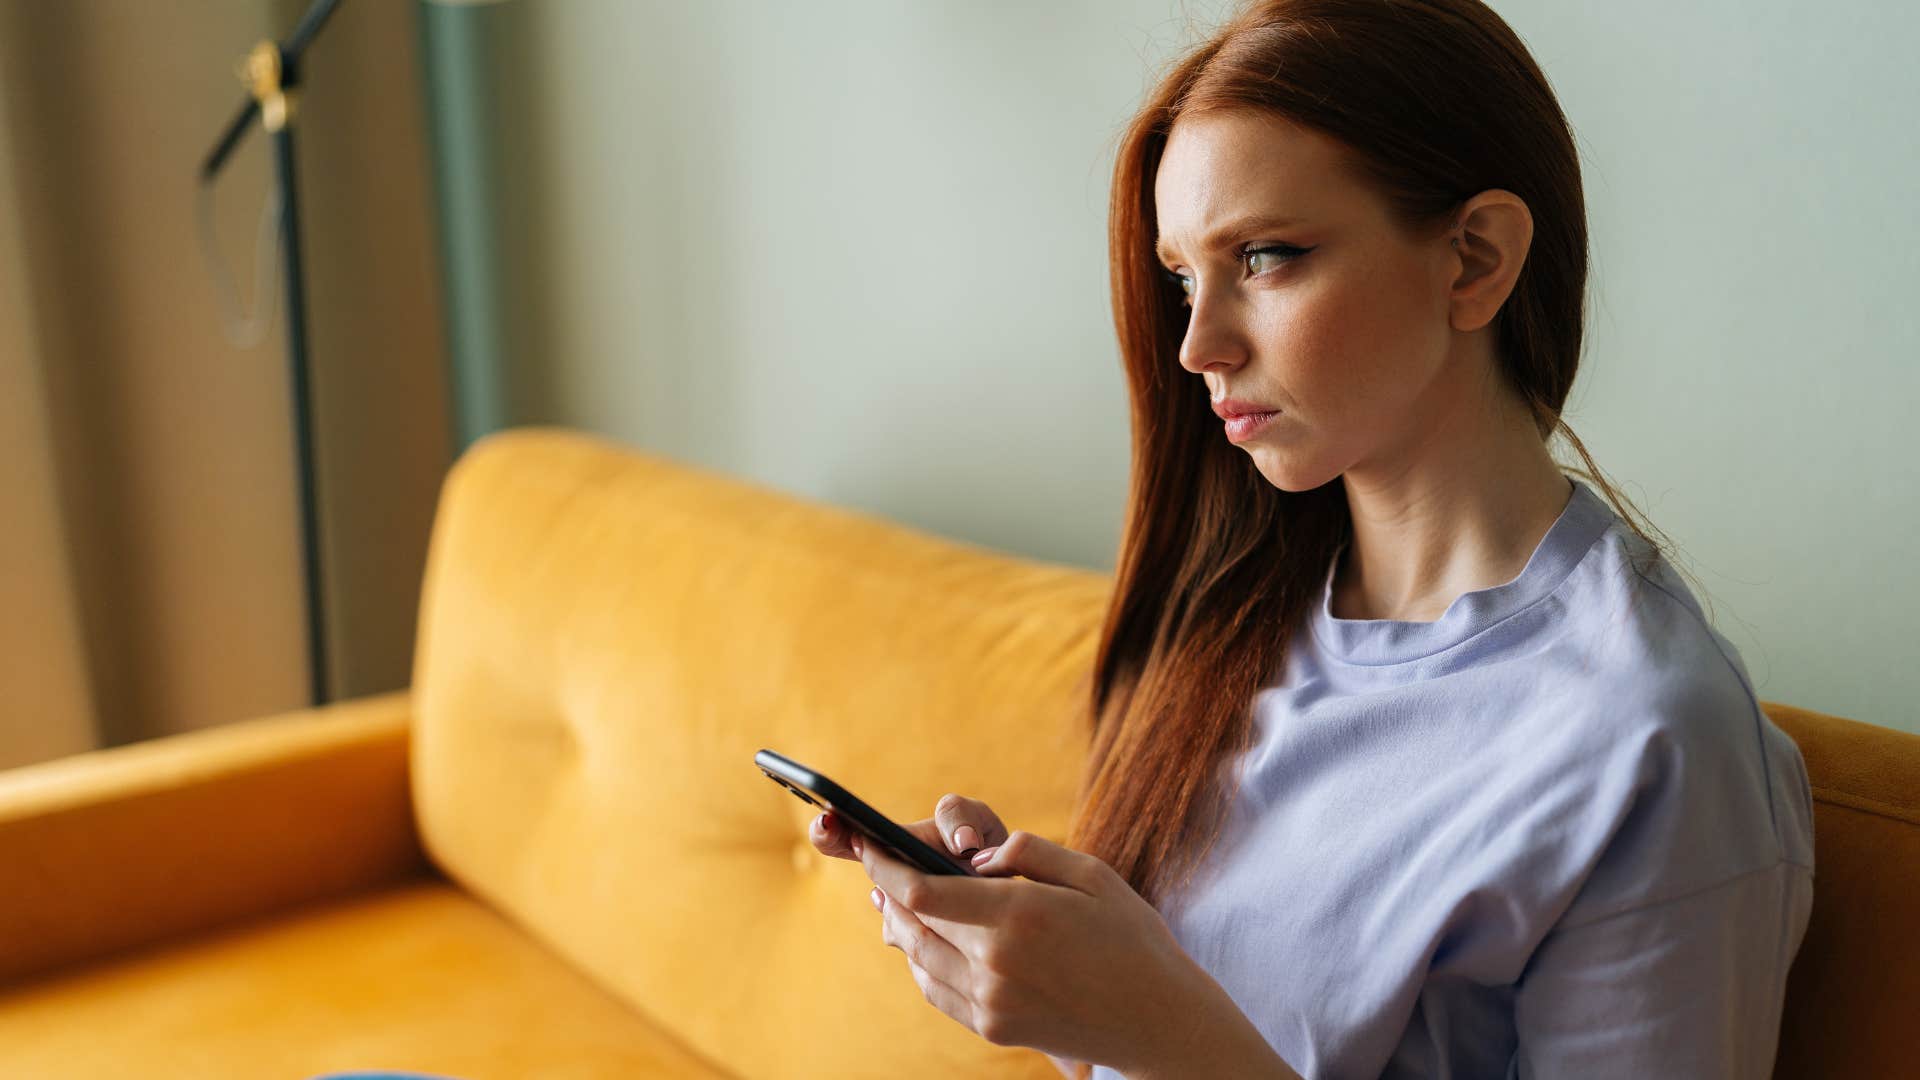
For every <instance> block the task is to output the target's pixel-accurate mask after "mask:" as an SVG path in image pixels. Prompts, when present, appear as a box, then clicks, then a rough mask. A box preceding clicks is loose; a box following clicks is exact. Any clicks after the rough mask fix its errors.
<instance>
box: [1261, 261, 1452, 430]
mask: <svg viewBox="0 0 1920 1080" xmlns="http://www.w3.org/2000/svg"><path fill="white" fill-rule="evenodd" d="M1420 303H1421V299H1420V295H1419V293H1418V291H1417V290H1416V289H1415V288H1413V287H1411V285H1410V283H1408V284H1402V283H1400V278H1399V277H1396V276H1391V275H1389V274H1387V273H1383V272H1379V271H1377V270H1373V269H1366V270H1361V271H1359V272H1357V273H1353V274H1350V275H1346V276H1343V277H1342V278H1341V279H1340V280H1338V281H1337V282H1329V283H1328V284H1327V286H1326V287H1325V288H1322V289H1319V290H1317V291H1315V292H1314V293H1313V294H1312V295H1311V296H1308V297H1304V298H1301V300H1300V302H1298V303H1294V304H1290V305H1288V306H1287V308H1286V309H1285V310H1283V311H1281V312H1279V313H1278V314H1277V316H1276V319H1275V322H1276V326H1275V329H1274V331H1273V336H1272V337H1271V338H1270V339H1269V340H1272V341H1276V342H1281V343H1284V344H1283V345H1282V346H1281V349H1280V351H1281V355H1282V356H1283V357H1284V358H1285V360H1284V362H1283V365H1282V366H1283V367H1284V368H1286V369H1287V370H1288V371H1289V372H1290V373H1291V378H1289V376H1287V375H1283V376H1282V379H1283V380H1287V382H1288V383H1290V384H1291V385H1290V389H1292V390H1294V392H1296V393H1297V394H1298V395H1299V396H1300V398H1301V400H1300V402H1299V404H1300V407H1301V408H1302V409H1303V410H1304V412H1305V414H1306V415H1307V416H1309V417H1319V418H1323V419H1326V420H1335V419H1345V420H1348V421H1350V422H1353V423H1359V424H1362V425H1364V424H1365V422H1366V421H1368V420H1370V419H1383V418H1384V417H1383V416H1382V414H1383V413H1391V412H1393V411H1394V410H1395V409H1396V408H1397V407H1398V406H1400V405H1403V404H1404V400H1403V399H1405V398H1406V397H1408V396H1409V395H1410V394H1412V393H1413V392H1414V390H1415V388H1416V387H1417V385H1418V384H1419V383H1420V382H1421V379H1420V378H1419V377H1418V375H1417V372H1416V369H1418V368H1420V367H1421V366H1422V365H1423V361H1422V360H1421V357H1420V355H1419V354H1420V353H1421V352H1422V351H1423V350H1426V349H1428V348H1429V347H1430V346H1429V343H1428V341H1427V340H1426V338H1427V334H1426V331H1425V330H1423V329H1422V327H1423V326H1424V324H1425V322H1426V321H1427V320H1428V319H1430V318H1431V316H1430V314H1429V313H1428V311H1427V310H1426V309H1425V308H1424V307H1421V306H1419V305H1420Z"/></svg>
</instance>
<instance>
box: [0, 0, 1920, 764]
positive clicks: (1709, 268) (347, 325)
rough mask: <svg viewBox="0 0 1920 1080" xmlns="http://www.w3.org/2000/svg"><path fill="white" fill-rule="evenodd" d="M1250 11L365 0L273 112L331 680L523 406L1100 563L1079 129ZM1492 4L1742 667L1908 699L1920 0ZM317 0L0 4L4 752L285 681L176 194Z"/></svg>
mask: <svg viewBox="0 0 1920 1080" xmlns="http://www.w3.org/2000/svg"><path fill="white" fill-rule="evenodd" d="M1229 6H1230V5H1229V4H1228V3H1227V2H1226V0H1052V2H1049V3H1043V4H1034V3H1026V2H1015V0H915V2H913V3H894V2H891V0H822V2H819V3H812V4H805V5H800V4H789V3H784V2H775V0H706V2H702V3H699V4H686V3H678V2H673V3H670V2H667V0H566V2H559V0H543V2H538V3H536V2H533V0H497V2H491V3H473V4H464V3H452V2H448V3H426V2H423V0H415V2H414V3H411V4H394V3H374V2H369V0H345V2H344V3H343V4H342V6H341V8H340V11H339V13H338V14H337V15H336V16H335V17H334V20H333V22H332V23H331V24H329V26H328V28H327V30H326V32H325V34H324V35H323V37H322V38H321V40H320V41H319V42H318V43H317V44H316V45H315V47H314V49H313V50H312V52H311V53H310V54H309V68H308V73H307V83H308V86H307V91H306V93H305V95H304V97H303V98H302V105H301V109H302V111H301V113H300V117H299V124H300V128H299V130H300V133H301V134H300V138H301V161H300V167H301V179H302V184H303V185H304V190H303V199H304V205H303V207H302V211H303V225H304V229H305V239H306V244H307V252H306V255H307V274H308V285H309V305H310V319H311V323H312V331H311V332H312V346H313V352H314V379H315V397H316V405H317V409H318V417H317V419H318V435H319V444H320V455H321V487H322V495H323V499H324V503H325V510H324V516H325V521H326V534H325V544H326V555H327V559H328V573H329V574H330V575H331V576H330V580H329V582H328V596H329V606H330V609H331V610H330V613H329V614H330V620H331V630H330V644H331V649H332V653H333V659H334V666H335V669H336V670H335V679H334V683H335V685H334V688H333V689H334V692H335V694H336V695H337V696H353V695H356V694H360V693H368V692H373V691H375V690H380V689H386V688H390V687H396V686H400V685H404V684H405V682H406V681H407V677H408V668H409V666H410V662H411V641H412V631H413V613H414V609H415V607H416V605H417V600H418V586H419V573H420V569H421V565H422V561H423V559H424V551H425V542H426V534H427V529H428V526H429V524H430V520H431V515H432V510H433V497H434V494H435V491H436V489H437V485H438V483H439V480H440V478H441V476H442V475H443V473H444V470H445V466H446V459H447V457H448V455H449V453H450V452H451V451H454V450H458V449H459V448H462V447H464V446H465V445H467V444H468V443H469V442H471V440H472V439H473V438H475V437H478V436H479V435H481V434H484V433H485V432H487V431H491V430H495V429H497V428H499V427H503V426H509V425H520V424H528V423H558V424H566V425H571V426H577V427H580V428H585V429H588V430H593V431H597V432H600V433H602V434H605V435H608V436H611V437H613V438H616V439H619V440H622V441H624V442H627V443H630V444H633V445H635V446H638V447H640V448H643V449H646V450H650V451H653V452H657V453H663V454H666V455H669V456H672V457H676V458H680V459H683V460H687V461H690V462H694V463H697V464H700V465H704V466H708V467H713V468H718V469H723V470H726V471H730V472H733V473H736V474H739V475H742V476H746V477H749V478H752V479H754V480H757V481H759V482H762V483H767V484H770V485H773V486H777V487H780V488H783V489H785V490H788V491H791V492H794V493H797V494H800V495H803V496H806V497H810V498H817V499H822V500H825V501H828V502H833V503H838V504H841V505H847V506H852V507H857V508H860V509H864V510H868V511H872V512H877V513H881V514H884V515H886V516H889V517H892V518H894V519H896V520H900V521H903V522H905V523H907V524H910V525H913V526H917V527H921V528H925V529H928V530H931V531H934V532H938V533H942V534H945V535H948V536H952V537H956V538H960V539H964V540H968V541H972V542H976V543H980V544H984V545H987V546H991V547H995V548H999V549H1003V550H1007V551H1012V552H1016V553H1020V554H1025V555H1028V556H1031V557H1035V558H1042V559H1049V560H1055V561H1059V562H1065V563H1072V564H1077V565H1081V566H1086V567H1091V568H1095V569H1100V570H1110V569H1111V567H1112V560H1113V556H1114V551H1115V546H1116V544H1117V540H1118V530H1119V526H1120V515H1121V510H1122V501H1123V499H1124V495H1125V485H1126V469H1127V449H1128V432H1127V406H1126V401H1125V396H1124V387H1123V384H1122V381H1121V376H1120V371H1119V366H1118V358H1117V355H1116V353H1115V349H1114V344H1113V331H1112V326H1111V323H1110V314H1109V308H1108V298H1107V279H1106V273H1107V262H1106V239H1105V231H1104V230H1105V216H1106V197H1107V184H1108V179H1109V171H1110V168H1111V165H1112V155H1113V152H1114V149H1115V144H1116V140H1117V138H1118V135H1119V132H1120V128H1121V126H1122V124H1123V123H1124V122H1125V120H1126V119H1127V117H1128V115H1129V114H1130V113H1131V111H1132V109H1133V107H1134V105H1135V104H1136V102H1137V101H1138V99H1139V97H1140V95H1141V93H1142V91H1143V90H1144V88H1145V86H1146V85H1147V83H1148V81H1149V80H1150V79H1151V77H1152V75H1153V74H1154V73H1155V72H1156V70H1157V69H1158V67H1159V65H1160V64H1161V63H1162V62H1163V61H1164V60H1165V59H1166V58H1167V57H1169V56H1171V55H1172V54H1173V53H1175V52H1176V51H1178V50H1179V49H1180V48H1182V47H1184V46H1185V45H1186V44H1188V43H1189V42H1190V41H1191V40H1193V39H1194V38H1196V37H1198V36H1199V35H1201V34H1202V33H1204V32H1205V31H1206V30H1207V29H1208V28H1209V27H1211V26H1212V25H1213V24H1214V22H1215V21H1217V19H1218V18H1219V16H1220V15H1221V13H1223V12H1224V11H1225V10H1227V9H1228V7H1229ZM1494 6H1495V8H1496V10H1498V11H1499V12H1500V13H1501V14H1502V15H1503V16H1504V17H1505V18H1506V19H1507V20H1508V21H1509V22H1510V23H1511V24H1512V25H1513V26H1514V27H1515V29H1516V30H1518V31H1519V32H1520V34H1521V35H1522V36H1523V37H1524V38H1525V39H1526V40H1527V41H1528V43H1529V44H1530V46H1531V47H1532V48H1533V50H1534V51H1535V55H1536V57H1537V58H1538V59H1539V61H1540V62H1541V64H1542V66H1543V67H1544V69H1545V70H1546V72H1547V74H1548V76H1549V78H1550V79H1551V80H1552V81H1553V83H1554V86H1555V88H1556V90H1557V92H1558V93H1559V94H1560V97H1561V101H1562V104H1563V105H1564V107H1565V108H1566V110H1567V112H1568V114H1569V116H1570V117H1571V119H1572V122H1573V124H1574V127H1575V131H1576V136H1577V138H1578V142H1579V145H1580V148H1581V152H1582V155H1583V167H1584V170H1585V180H1586V188H1587V196H1588V207H1589V213H1590V224H1591V227H1592V242H1593V259H1594V266H1593V279H1592V293H1591V305H1590V309H1589V319H1590V322H1589V328H1588V351H1587V354H1586V359H1585V360H1584V362H1583V367H1582V371H1581V375H1580V379H1579V382H1578V383H1577V384H1576V387H1575V390H1574V393H1573V396H1572V399H1571V401H1570V403H1569V410H1568V412H1569V419H1570V421H1571V422H1572V424H1573V425H1574V427H1575V428H1576V430H1577V431H1579V432H1580V434H1581V435H1582V437H1583V438H1584V439H1585V440H1586V441H1587V443H1588V445H1589V446H1590V447H1591V449H1592V450H1593V452H1594V453H1595V455H1596V457H1597V458H1598V460H1599V461H1600V463H1601V465H1602V467H1603V468H1604V469H1605V470H1606V471H1607V472H1608V474H1609V475H1610V476H1612V477H1613V478H1614V479H1616V480H1618V481H1621V482H1622V483H1623V487H1624V490H1625V491H1626V493H1627V494H1628V495H1629V497H1631V498H1632V499H1633V500H1634V501H1635V502H1636V503H1637V504H1638V505H1639V506H1640V507H1641V508H1642V509H1643V510H1644V511H1646V512H1647V513H1648V514H1649V515H1650V516H1651V517H1652V519H1653V520H1654V522H1655V523H1656V524H1657V525H1659V526H1660V527H1661V528H1663V529H1664V530H1665V531H1666V532H1667V533H1668V534H1669V535H1670V536H1671V537H1672V539H1673V540H1674V541H1675V542H1676V543H1677V544H1678V545H1679V549H1680V555H1681V562H1682V564H1683V565H1684V566H1685V567H1686V568H1687V569H1689V570H1690V571H1691V572H1692V573H1693V574H1694V575H1695V577H1696V578H1697V579H1698V580H1699V582H1700V584H1701V585H1702V586H1703V588H1704V592H1705V594H1706V595H1705V599H1706V600H1707V601H1708V603H1709V604H1710V605H1711V610H1712V614H1713V615H1714V617H1715V621H1716V624H1717V625H1718V627H1719V628H1720V629H1721V630H1722V632H1724V633H1726V634H1727V635H1728V637H1729V638H1730V639H1731V640H1732V641H1733V642H1734V643H1735V644H1736V645H1737V646H1738V647H1739V649H1740V650H1741V652H1742V654H1743V655H1744V657H1745V658H1746V661H1747V664H1748V667H1749V669H1750V670H1751V672H1752V674H1753V676H1754V680H1755V683H1756V689H1757V691H1758V692H1759V694H1760V696H1761V697H1763V698H1766V699H1769V700H1777V701H1785V702H1791V703H1794V704H1798V705H1803V706H1807V707H1810V708H1815V709H1819V710H1822V711H1828V712H1833V713H1837V714H1840V715H1843V716H1849V717H1854V718H1857V719H1861V720H1866V721H1870V722H1873V723H1879V724H1885V725H1889V726H1893V727H1900V728H1904V729H1907V730H1920V710H1916V709H1915V708H1914V706H1913V702H1914V701H1915V700H1920V671H1916V666H1915V665H1913V664H1911V663H1909V662H1907V654H1908V652H1909V651H1910V642H1911V640H1912V629H1913V625H1914V620H1913V617H1912V615H1911V612H1913V611H1914V610H1915V609H1916V608H1917V607H1920V572H1916V570H1915V569H1914V563H1913V560H1912V558H1911V557H1910V556H1908V555H1907V553H1906V551H1905V538H1906V537H1907V536H1908V535H1909V534H1911V533H1912V532H1913V531H1914V530H1915V528H1916V527H1920V498H1917V497H1916V489H1917V488H1920V483H1917V481H1920V475H1916V474H1917V473H1920V469H1916V466H1915V464H1914V459H1915V453H1916V449H1920V445H1917V444H1920V436H1916V435H1915V434H1914V428H1913V425H1911V424H1910V423H1908V422H1907V416H1906V413H1907V410H1908V407H1909V404H1910V403H1911V402H1912V401H1914V400H1915V399H1916V397H1920V394H1916V391H1920V319H1917V317H1916V314H1915V311H1916V306H1915V305H1914V304H1913V303H1912V302H1911V301H1910V300H1909V299H1908V293H1909V292H1910V291H1911V290H1912V288H1913V287H1914V285H1915V284H1916V282H1920V255H1917V254H1916V250H1917V248H1916V242H1920V210H1916V206H1915V202H1914V200H1913V199H1912V198H1911V191H1912V179H1911V178H1912V177H1913V176H1914V175H1916V174H1920V140H1915V139H1914V137H1913V136H1912V134H1911V130H1910V129H1911V127H1912V124H1911V114H1912V112H1913V110H1914V108H1915V106H1916V105H1920V72H1917V70H1916V68H1915V67H1914V65H1912V64H1911V62H1910V61H1909V59H1908V57H1907V56H1906V55H1905V51H1906V50H1905V45H1904V44H1903V43H1905V42H1909V41H1912V40H1913V39H1914V37H1915V34H1916V32H1920V14H1916V12H1915V10H1914V9H1912V8H1910V7H1907V6H1903V5H1896V4H1892V3H1886V2H1867V0H1852V2H1849V3H1844V4H1838V5H1829V6H1827V7H1823V8H1820V9H1819V10H1818V12H1817V13H1810V12H1809V9H1806V8H1804V7H1802V6H1794V5H1789V4H1787V3H1785V2H1784V0H1759V2H1745V3H1738V4H1735V3H1731V2H1726V0H1702V2H1699V3H1694V4H1689V5H1684V6H1680V7H1674V6H1672V5H1667V4H1655V3H1652V2H1650V0H1620V2H1618V3H1614V4H1608V5H1601V6H1595V5H1588V4H1579V3H1571V2H1567V0H1502V2H1498V3H1495V5H1494ZM305 7H306V4H305V3H292V2H285V0H245V2H240V0H235V2H232V3H226V4H220V5H151V4H144V3H138V2H136V0H70V2H66V3H60V4H43V3H36V2H33V0H0V89H3V90H4V102H3V103H0V108H3V109H4V111H0V119H3V120H4V123H0V394H3V395H4V398H5V400H4V401H0V424H4V425H5V429H4V431H0V439H4V442H0V450H5V451H7V452H8V454H9V460H10V461H11V462H12V463H13V467H12V468H10V469H9V470H7V471H5V472H4V473H0V517H4V518H5V519H6V520H7V521H8V522H9V523H10V527H9V528H7V529H5V530H0V533H3V534H4V535H3V536H0V545H5V546H4V547H0V556H4V557H5V563H4V564H3V565H4V566H5V578H4V580H3V581H0V586H3V587H4V593H0V599H4V600H6V601H8V602H9V610H10V611H12V612H16V613H19V614H18V617H17V618H15V619H14V620H13V621H12V623H11V625H9V626H8V627H7V628H6V630H4V631H0V635H4V636H0V657H4V658H5V659H4V660H0V664H4V665H5V667H4V668H0V686H5V688H6V689H5V690H4V691H3V692H4V693H5V694H6V695H7V698H6V707H5V710H4V712H5V714H6V715H8V716H9V717H10V718H11V717H17V716H21V715H31V716H33V717H35V718H36V719H35V720H34V722H33V724H34V732H33V734H32V735H31V737H30V738H29V739H28V740H26V741H23V742H20V743H19V746H20V749H19V750H18V751H17V752H15V753H14V756H13V757H12V758H11V759H9V758H7V757H5V756H4V755H6V754H7V753H9V751H8V749H7V748H6V746H5V743H6V741H7V740H6V739H5V738H0V762H4V761H6V760H23V759H26V758H30V757H32V756H49V755H51V754H53V753H59V752H65V751H66V750H67V749H72V748H77V747H78V746H81V745H90V744H92V743H94V742H96V741H108V742H111V741H121V740H124V739H128V738H138V737H144V736H146V735H152V734H158V733H161V732H164V731H171V730H180V729H183V728H187V727H193V726H199V725H203V724H209V723H218V722H222V721H226V720H232V719H239V718H242V717H246V716H252V715H259V714H261V713H265V712H270V711H275V710H278V709H282V708H293V707H298V706H300V705H302V704H304V701H303V697H304V691H303V681H304V678H305V674H304V672H305V668H304V663H305V657H304V653H303V636H302V635H303V632H304V629H303V625H302V622H301V618H302V616H301V606H300V605H301V596H300V577H299V564H298V558H299V538H298V533H297V527H298V511H297V505H296V494H295V488H294V486H293V476H294V466H293V462H292V456H291V455H292V449H291V437H290V435H289V428H288V420H287V410H288V403H287V388H286V374H285V357H284V353H283V351H282V340H283V327H282V325H281V324H280V323H279V322H278V321H277V319H276V322H275V323H274V325H273V327H272V328H271V330H270V332H269V333H268V334H267V336H266V339H265V341H264V342H263V343H262V344H261V345H260V346H258V347H255V348H252V349H240V348H237V347H235V346H234V345H232V344H231V343H230V342H228V341H227V340H226V339H225V337H223V335H222V333H221V330H220V323H219V318H218V310H219V309H218V306H217V304H216V303H215V298H214V295H213V293H212V284H211V279H210V277H209V276H208V274H207V273H206V272H205V270H204V268H203V267H202V265H201V263H200V261H199V254H198V247H197V242H196V239H195V236H194V233H193V218H192V208H193V202H192V181H193V170H194V167H195V166H196V165H197V163H198V161H199V159H200V157H201V155H202V154H204V153H205V151H206V149H207V147H208V145H209V144H210V143H211V141H212V139H213V137H214V136H215V135H216V134H217V133H218V131H219V128H220V126H221V125H222V124H223V123H224V122H225V120H226V119H227V117H228V116H229V115H230V113H231V111H232V109H233V108H234V106H235V105H236V104H237V103H238V102H239V100H240V92H241V89H240V84H239V83H238V81H237V80H236V79H235V78H234V75H233V68H234V65H235V64H236V62H237V61H238V60H239V59H240V57H242V56H243V55H244V54H245V52H246V50H247V49H248V48H249V47H250V46H251V45H252V44H253V43H254V42H256V41H257V40H259V39H260V38H262V37H264V36H266V35H268V34H274V35H278V36H284V35H285V33H286V32H287V30H288V29H289V28H290V27H291V26H292V24H293V23H294V21H295V20H296V19H297V17H298V15H299V14H300V12H302V11H303V10H305ZM269 178H270V170H269V169H268V158H267V154H266V143H265V141H264V140H261V139H259V138H258V137H257V135H256V137H255V138H254V139H252V140H251V141H250V143H249V145H248V146H247V147H245V148H244V149H243V150H242V152H241V153H240V155H239V157H238V158H237V159H236V160H235V162H234V163H233V165H232V166H231V167H230V170H229V172H228V174H227V175H226V176H225V177H223V179H222V181H221V187H220V190H219V195H218V198H217V204H216V205H217V228H218V232H219V236H220V243H221V253H222V256H223V258H224V259H225V261H226V262H227V265H228V266H229V267H230V268H231V269H232V272H233V273H234V275H235V277H236V278H237V279H238V280H239V281H240V282H242V288H243V290H245V289H247V288H249V287H250V281H251V270H252V265H253V263H252V258H253V255H252V252H253V240H254V235H255V227H256V225H257V223H258V220H259V212H260V207H261V200H262V198H263V197H264V192H265V190H266V187H267V183H268V181H269ZM443 298H444V304H443ZM449 372H451V375H452V377H451V379H450V380H449V378H448V373H449ZM39 718H44V720H41V719H39ZM9 722H10V723H11V722H12V721H11V719H10V720H9ZM15 726H19V725H17V724H16V725H15ZM4 734H5V732H0V735H4Z"/></svg>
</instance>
